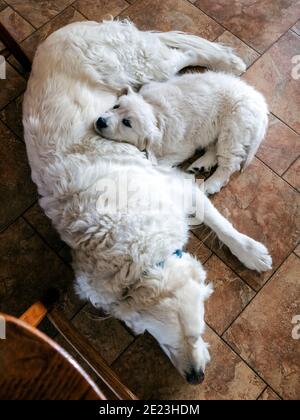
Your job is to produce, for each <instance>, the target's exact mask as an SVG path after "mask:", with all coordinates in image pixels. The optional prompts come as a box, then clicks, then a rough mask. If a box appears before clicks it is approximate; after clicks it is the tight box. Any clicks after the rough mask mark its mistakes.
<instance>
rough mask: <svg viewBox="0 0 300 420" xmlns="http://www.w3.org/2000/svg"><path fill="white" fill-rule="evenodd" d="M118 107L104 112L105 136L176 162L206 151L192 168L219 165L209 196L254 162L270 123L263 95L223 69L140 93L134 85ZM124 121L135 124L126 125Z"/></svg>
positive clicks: (161, 160) (153, 85)
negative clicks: (222, 70)
mask: <svg viewBox="0 0 300 420" xmlns="http://www.w3.org/2000/svg"><path fill="white" fill-rule="evenodd" d="M118 106H119V108H118V109H112V110H110V111H109V112H106V113H105V114H104V115H102V118H104V119H105V121H106V122H107V127H106V128H103V129H99V132H100V134H101V135H103V136H105V137H107V138H108V139H113V140H119V141H127V142H129V143H131V144H134V145H135V146H137V147H138V148H139V149H140V150H143V149H147V150H148V153H149V154H150V156H152V158H155V159H156V160H157V161H158V162H159V163H164V164H168V165H171V166H172V165H176V164H178V163H181V162H182V161H183V160H186V159H188V158H190V157H192V156H193V155H194V154H195V152H196V150H197V149H200V148H201V149H205V154H204V155H203V156H202V157H201V158H199V159H198V160H197V161H195V162H194V163H193V164H192V165H191V166H190V167H189V168H188V170H189V171H190V172H198V171H200V170H202V169H204V170H205V171H209V170H210V169H211V168H212V167H214V166H215V165H218V168H217V170H216V171H215V172H214V174H213V175H212V176H211V177H210V178H209V179H208V180H207V181H206V182H205V191H206V192H207V193H208V194H214V193H217V192H219V191H220V189H221V188H222V187H223V186H225V185H226V184H227V183H228V182H229V178H230V176H231V175H232V174H233V173H234V172H235V171H238V170H240V169H241V168H245V167H247V166H248V165H249V163H250V162H251V160H252V159H253V158H254V156H255V154H256V152H257V150H258V147H259V145H260V143H261V142H262V140H263V138H264V136H265V133H266V129H267V125H268V107H267V104H266V101H265V99H264V97H263V96H262V95H261V94H260V93H258V92H257V91H256V90H255V89H254V88H252V87H251V86H249V85H248V84H246V83H245V82H244V81H242V80H240V79H239V78H238V77H234V76H232V75H229V74H225V73H220V72H219V73H218V72H212V71H209V72H206V73H204V74H188V75H184V76H180V77H175V78H173V79H171V80H169V81H167V82H162V83H158V82H152V83H149V84H147V85H145V86H143V87H142V89H141V90H140V92H139V93H135V92H134V91H133V90H131V89H129V91H128V92H127V94H126V95H124V96H122V97H121V98H120V100H119V101H118ZM124 119H126V120H129V121H130V124H131V127H127V126H124V124H123V121H124Z"/></svg>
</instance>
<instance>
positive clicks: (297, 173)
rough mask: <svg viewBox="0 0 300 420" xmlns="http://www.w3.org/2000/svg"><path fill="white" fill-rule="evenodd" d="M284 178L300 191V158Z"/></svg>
mask: <svg viewBox="0 0 300 420" xmlns="http://www.w3.org/2000/svg"><path fill="white" fill-rule="evenodd" d="M283 178H284V179H285V180H286V181H287V182H289V183H290V184H291V185H292V186H293V187H294V188H296V189H297V190H298V191H300V158H299V159H297V160H296V162H295V163H293V165H292V166H291V167H290V168H289V170H288V171H287V172H286V173H285V174H284V175H283Z"/></svg>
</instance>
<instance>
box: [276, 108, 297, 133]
mask: <svg viewBox="0 0 300 420" xmlns="http://www.w3.org/2000/svg"><path fill="white" fill-rule="evenodd" d="M270 114H271V115H273V117H275V118H277V119H278V120H279V121H280V122H282V123H283V124H284V125H286V126H287V127H288V128H289V129H290V130H291V131H293V132H294V133H295V134H297V136H299V137H300V133H298V132H297V131H296V130H295V129H294V128H293V127H291V126H290V125H289V124H288V123H287V122H285V121H284V120H283V119H282V118H280V117H278V115H276V114H274V112H272V111H270Z"/></svg>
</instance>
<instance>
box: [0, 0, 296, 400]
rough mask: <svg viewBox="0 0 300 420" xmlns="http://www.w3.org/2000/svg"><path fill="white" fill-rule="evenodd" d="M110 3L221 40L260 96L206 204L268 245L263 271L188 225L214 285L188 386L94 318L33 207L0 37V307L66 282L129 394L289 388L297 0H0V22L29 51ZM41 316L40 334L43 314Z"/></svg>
mask: <svg viewBox="0 0 300 420" xmlns="http://www.w3.org/2000/svg"><path fill="white" fill-rule="evenodd" d="M109 15H112V16H122V17H125V16H126V17H130V18H131V19H132V20H133V21H134V22H135V23H136V24H137V25H138V26H139V27H140V28H141V29H158V30H170V29H177V30H183V31H184V30H187V31H190V32H193V33H195V34H197V35H201V36H203V37H205V38H207V39H210V40H212V41H214V40H217V41H220V42H223V43H226V44H229V45H231V46H233V47H234V48H236V50H237V51H238V53H239V54H240V55H241V56H242V57H243V58H244V60H245V61H246V63H247V66H248V70H247V72H246V74H245V75H244V76H243V77H244V78H245V79H246V80H248V81H249V82H250V83H252V84H253V85H255V86H256V87H257V88H259V89H260V90H261V91H262V92H263V93H264V94H265V95H266V97H267V99H268V102H269V105H270V110H271V112H272V114H271V118H270V128H269V132H268V135H267V137H266V139H265V141H264V143H263V145H262V146H261V148H260V150H259V152H258V154H257V158H256V159H255V161H254V162H253V163H252V165H251V166H250V167H249V168H248V169H247V170H246V171H245V172H244V173H243V174H236V175H235V176H234V177H233V178H232V180H231V182H230V184H229V185H228V187H227V188H225V189H224V190H223V191H222V192H221V193H220V194H218V195H217V196H216V197H215V198H214V203H215V204H216V206H217V207H218V208H219V209H220V210H221V211H222V212H223V213H224V214H225V215H226V216H227V217H228V218H229V219H230V220H231V221H232V222H234V223H235V225H236V226H237V227H238V228H239V229H241V230H242V231H243V232H244V233H246V234H249V235H251V236H253V237H254V238H256V239H257V240H261V241H263V242H264V243H266V244H267V245H268V247H269V248H270V250H271V252H272V255H273V258H274V269H273V271H272V272H270V273H266V274H265V275H257V274H255V273H253V272H251V271H249V270H246V269H245V268H244V267H243V266H241V264H239V262H238V261H237V260H236V259H235V258H234V257H232V256H231V255H230V253H229V252H228V250H227V249H226V248H225V247H221V246H220V245H219V244H218V243H217V242H216V240H214V239H213V238H211V235H210V234H209V232H208V231H207V229H203V228H197V229H194V230H193V232H192V233H191V239H190V243H189V250H190V251H191V252H192V253H194V254H195V255H197V256H198V257H199V259H200V260H201V261H202V262H203V264H204V265H205V267H206V269H207V271H208V277H209V279H210V281H212V282H213V283H214V286H215V293H214V295H213V297H212V298H211V300H210V301H209V302H208V304H207V312H206V320H207V324H208V328H207V332H206V339H207V341H208V342H209V343H210V345H211V352H212V363H211V365H210V367H209V369H208V371H207V379H206V381H205V383H204V384H203V385H202V386H199V387H191V386H188V385H187V384H185V382H184V381H183V380H182V379H181V378H180V376H179V375H178V374H177V372H176V371H175V370H174V368H173V367H172V366H171V364H170V362H169V360H168V359H167V358H166V357H165V356H164V354H163V353H162V352H161V350H160V349H159V347H158V345H157V344H156V343H155V342H154V340H153V339H152V338H151V337H150V336H148V335H145V336H140V337H137V338H135V337H133V336H132V335H131V334H130V332H129V331H128V330H127V329H125V328H124V326H123V325H122V324H121V323H119V322H118V321H116V320H111V319H109V320H105V321H99V320H95V316H94V315H93V310H92V308H91V307H90V306H89V305H85V306H84V305H83V304H82V303H81V302H79V301H78V300H77V299H76V297H75V296H74V293H73V292H72V271H71V268H70V254H69V250H68V249H67V247H66V246H65V245H64V244H63V243H62V242H61V240H60V239H59V237H58V235H57V234H56V233H55V232H54V230H53V229H52V227H51V223H50V222H49V221H48V220H47V219H46V217H45V216H44V215H43V213H42V212H41V210H40V209H39V207H38V205H37V194H36V190H35V187H34V185H33V184H32V183H31V181H30V170H29V167H28V164H27V159H26V153H25V146H24V143H23V139H22V125H21V104H22V95H23V92H24V90H25V88H26V75H24V72H23V71H22V69H21V68H20V66H19V65H18V64H17V63H16V61H15V60H14V59H13V58H12V57H11V56H9V54H8V52H7V51H5V49H4V46H3V45H2V44H1V43H0V52H1V54H2V55H4V56H5V57H7V79H6V80H0V87H1V88H0V142H1V147H0V176H1V178H0V200H1V206H0V231H1V233H0V237H1V240H0V310H2V311H6V312H9V313H11V314H14V315H16V316H18V315H20V314H21V313H22V311H23V310H24V309H25V308H26V307H27V306H29V305H30V304H31V303H32V302H34V301H35V299H37V298H38V297H39V296H40V295H41V293H42V292H43V290H45V289H46V288H47V287H48V286H49V285H50V284H52V285H53V284H57V285H58V286H59V287H60V288H62V289H63V290H64V291H65V290H67V291H66V292H65V294H64V295H63V298H62V302H61V305H62V308H63V309H64V311H65V312H66V314H67V316H68V317H69V318H70V319H72V321H73V322H74V324H75V325H76V327H77V328H78V329H79V330H80V331H81V332H82V333H83V334H85V335H86V336H87V338H88V339H90V340H91V342H92V343H93V344H94V345H95V346H96V348H97V349H98V350H99V352H100V353H101V354H102V356H103V357H104V358H105V359H106V360H107V362H108V363H109V364H111V365H112V366H113V368H114V369H115V370H116V371H117V372H118V374H119V375H120V377H121V378H122V379H123V381H124V382H125V383H127V384H128V385H129V386H130V387H131V388H132V389H133V391H135V392H136V394H137V395H138V396H139V397H140V398H158V399H164V398H173V399H182V398H186V399H259V400H278V399H299V398H300V340H296V339H295V338H296V337H294V339H293V334H292V331H293V327H294V325H293V324H292V320H293V318H294V317H295V316H296V315H300V260H299V257H300V250H299V246H298V247H297V245H298V242H297V241H298V240H299V224H300V215H299V204H300V196H299V189H300V157H299V156H300V69H299V66H298V67H297V56H298V58H299V55H300V1H299V0H275V1H274V0H262V1H260V2H253V1H249V0H226V1H225V0H216V1H213V2H212V1H209V0H191V1H188V0H165V1H161V0H76V1H74V0H59V1H58V0H43V1H39V0H0V20H1V22H3V23H4V24H5V25H6V26H7V28H8V29H9V30H10V31H11V33H12V34H13V35H14V37H15V38H16V40H17V41H18V42H19V43H20V44H21V45H22V46H23V48H24V49H25V51H26V52H27V53H28V55H29V56H30V57H33V55H34V52H35V50H36V47H37V45H38V44H39V42H41V41H42V40H43V39H45V37H47V35H48V34H50V33H51V32H53V31H54V30H56V29H58V28H59V27H61V26H63V25H66V24H68V23H70V22H74V21H81V20H84V19H98V20H101V19H103V18H105V17H108V16H109ZM295 57H296V58H295ZM298 62H299V61H298ZM42 328H43V329H44V330H46V331H47V333H48V334H50V335H52V334H53V329H51V327H50V326H49V324H48V323H44V324H43V327H42ZM57 340H58V341H59V342H60V343H62V344H64V341H63V340H62V339H61V338H60V337H57Z"/></svg>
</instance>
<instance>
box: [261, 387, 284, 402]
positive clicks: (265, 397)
mask: <svg viewBox="0 0 300 420" xmlns="http://www.w3.org/2000/svg"><path fill="white" fill-rule="evenodd" d="M259 400H260V401H280V398H279V397H278V395H277V394H275V392H274V391H272V389H271V388H269V387H268V388H267V389H266V390H265V391H264V392H263V394H262V395H261V396H260V397H259Z"/></svg>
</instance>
